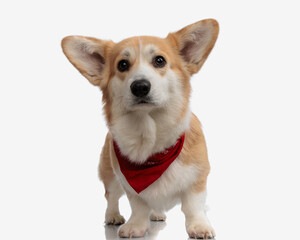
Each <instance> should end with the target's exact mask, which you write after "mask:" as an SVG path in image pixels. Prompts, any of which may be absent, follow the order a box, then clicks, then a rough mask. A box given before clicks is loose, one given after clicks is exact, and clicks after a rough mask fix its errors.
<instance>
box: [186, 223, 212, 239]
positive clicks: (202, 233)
mask: <svg viewBox="0 0 300 240" xmlns="http://www.w3.org/2000/svg"><path fill="white" fill-rule="evenodd" d="M187 233H188V235H189V237H190V238H196V239H213V238H214V237H215V235H216V234H215V231H214V229H213V228H212V227H211V226H210V225H209V224H208V223H205V224H199V223H195V224H189V225H188V226H187Z"/></svg>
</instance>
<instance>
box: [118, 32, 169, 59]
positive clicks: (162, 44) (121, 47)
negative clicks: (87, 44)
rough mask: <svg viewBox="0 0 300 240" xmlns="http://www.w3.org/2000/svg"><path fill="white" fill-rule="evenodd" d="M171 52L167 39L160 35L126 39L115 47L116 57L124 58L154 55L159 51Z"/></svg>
mask: <svg viewBox="0 0 300 240" xmlns="http://www.w3.org/2000/svg"><path fill="white" fill-rule="evenodd" d="M161 51H163V52H166V53H167V52H169V51H170V48H169V46H168V42H167V41H166V39H163V38H159V37H150V36H140V37H131V38H127V39H124V40H123V41H121V42H119V43H117V44H116V45H115V47H114V49H113V55H114V57H117V56H122V57H124V58H130V57H138V56H142V55H145V54H146V55H148V54H150V55H153V54H155V53H157V52H161Z"/></svg>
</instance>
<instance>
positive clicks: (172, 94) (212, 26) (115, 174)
mask: <svg viewBox="0 0 300 240" xmlns="http://www.w3.org/2000/svg"><path fill="white" fill-rule="evenodd" d="M218 33H219V25H218V22H217V21H216V20H214V19H205V20H202V21H199V22H196V23H194V24H191V25H188V26H186V27H184V28H182V29H181V30H179V31H177V32H172V33H169V34H168V35H167V37H166V38H159V37H152V36H139V37H131V38H127V39H125V40H122V41H121V42H118V43H114V42H113V41H108V40H100V39H97V38H92V37H83V36H67V37H65V38H64V39H63V40H62V49H63V52H64V54H65V55H66V57H67V58H68V60H69V61H70V62H71V63H72V64H73V65H74V67H75V68H77V69H78V70H79V72H80V73H81V74H82V75H83V76H84V77H86V78H87V79H88V80H89V82H90V83H91V84H93V85H94V86H97V87H99V88H100V89H101V91H102V100H103V110H104V115H105V119H106V123H107V126H108V129H109V132H108V134H107V135H106V139H105V144H104V146H103V149H102V152H101V157H100V164H99V176H100V179H101V180H102V182H103V184H104V187H105V197H106V199H107V209H106V213H105V223H106V224H113V225H120V224H122V225H121V226H120V227H119V230H118V235H119V237H124V238H131V237H142V236H144V235H145V234H146V232H147V231H148V229H149V224H150V220H152V221H163V220H165V219H166V215H165V211H167V210H169V209H171V208H172V207H174V206H175V205H176V204H178V203H181V206H182V207H181V209H182V211H183V213H184V215H185V218H186V230H187V233H188V235H189V237H190V238H214V237H215V231H214V229H213V228H212V226H211V224H210V222H209V220H208V219H207V216H206V213H205V201H206V183H207V176H208V174H209V171H210V164H209V161H208V157H207V148H206V143H205V139H204V135H203V132H202V127H201V123H200V121H199V120H198V119H197V117H196V116H195V115H194V114H193V113H192V112H191V110H190V107H189V103H190V93H191V83H190V78H191V76H192V75H193V74H195V73H197V72H198V71H199V70H200V68H201V67H202V65H203V63H204V62H205V60H206V59H207V57H208V55H209V54H210V52H211V50H212V48H213V47H214V45H215V42H216V40H217V37H218ZM124 193H126V195H127V197H128V199H129V202H130V206H131V209H132V214H131V217H130V218H129V220H128V221H127V222H126V223H125V219H124V218H123V217H122V216H121V215H120V211H119V204H118V202H119V198H120V197H121V196H122V195H123V194H124ZM124 223H125V224H124Z"/></svg>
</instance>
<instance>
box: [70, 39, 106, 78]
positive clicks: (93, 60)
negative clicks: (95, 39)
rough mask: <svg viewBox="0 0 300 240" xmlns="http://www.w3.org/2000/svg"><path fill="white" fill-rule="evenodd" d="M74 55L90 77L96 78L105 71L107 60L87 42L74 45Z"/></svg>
mask: <svg viewBox="0 0 300 240" xmlns="http://www.w3.org/2000/svg"><path fill="white" fill-rule="evenodd" d="M73 54H74V55H73V56H74V57H75V58H76V60H77V61H79V62H80V63H81V66H82V67H83V68H84V69H85V71H86V72H87V74H88V75H89V76H91V77H95V76H97V75H99V74H100V73H101V72H102V71H103V68H104V64H105V59H104V58H103V57H102V56H101V55H100V54H99V53H98V52H94V51H93V50H92V47H91V46H89V45H87V43H86V42H81V43H79V44H74V48H73Z"/></svg>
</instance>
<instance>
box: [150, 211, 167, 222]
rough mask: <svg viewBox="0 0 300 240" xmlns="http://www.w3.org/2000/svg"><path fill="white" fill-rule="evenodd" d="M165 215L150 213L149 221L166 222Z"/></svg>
mask: <svg viewBox="0 0 300 240" xmlns="http://www.w3.org/2000/svg"><path fill="white" fill-rule="evenodd" d="M166 218H167V216H166V214H164V213H158V212H152V213H151V215H150V220H151V221H166Z"/></svg>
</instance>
